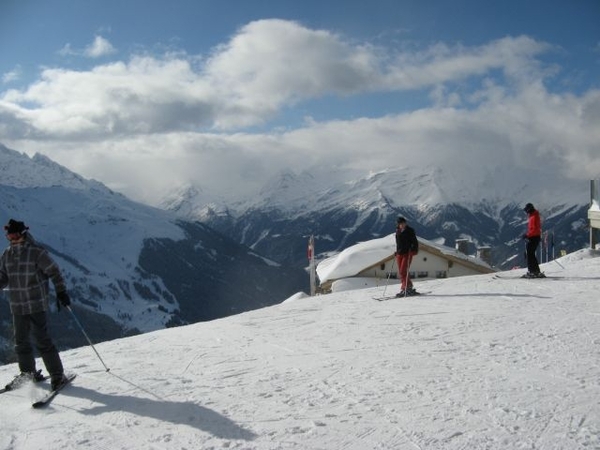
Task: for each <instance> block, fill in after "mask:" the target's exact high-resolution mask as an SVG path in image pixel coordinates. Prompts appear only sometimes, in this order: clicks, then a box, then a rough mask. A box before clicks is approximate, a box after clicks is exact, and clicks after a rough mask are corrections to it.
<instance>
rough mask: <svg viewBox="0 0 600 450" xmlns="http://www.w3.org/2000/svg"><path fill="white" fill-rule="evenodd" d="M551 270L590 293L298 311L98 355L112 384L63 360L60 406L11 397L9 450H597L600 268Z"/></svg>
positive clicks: (434, 288) (483, 285)
mask: <svg viewBox="0 0 600 450" xmlns="http://www.w3.org/2000/svg"><path fill="white" fill-rule="evenodd" d="M549 268H552V270H553V271H554V273H555V274H566V275H570V276H573V277H574V275H575V274H576V275H577V278H578V279H577V280H576V281H573V280H569V279H564V280H510V279H494V277H493V276H492V275H482V276H474V277H464V278H460V279H458V278H457V279H448V280H436V281H429V282H423V283H420V284H419V288H422V289H423V290H427V291H431V294H429V295H427V296H423V297H409V298H406V299H399V300H390V301H387V302H375V301H373V300H372V297H373V296H376V295H378V294H380V293H381V292H380V291H381V288H375V289H365V290H362V291H346V292H341V293H337V294H331V295H328V296H320V297H315V298H303V299H299V300H294V301H292V302H285V303H283V304H281V305H278V306H274V307H270V308H264V309H261V310H256V311H253V312H248V313H244V314H240V315H238V316H233V317H229V318H225V319H219V320H215V321H212V322H205V323H199V324H196V325H191V326H188V327H181V328H176V329H170V330H163V331H159V332H155V333H149V334H146V335H141V336H136V337H132V338H129V339H121V340H116V341H112V342H106V343H102V344H98V345H97V347H96V348H97V349H98V351H99V352H100V353H101V355H102V356H103V359H104V360H105V361H106V362H107V364H108V365H109V367H111V371H110V372H105V371H104V370H102V366H101V365H100V362H99V361H98V360H97V359H96V358H95V355H94V354H93V352H92V350H91V349H90V348H89V347H84V348H79V349H75V350H71V351H68V352H63V359H64V364H65V367H66V368H67V370H68V371H73V372H76V373H77V374H78V376H77V378H76V380H75V381H74V382H73V384H72V385H70V386H68V387H67V388H65V389H64V391H62V392H61V393H60V394H59V395H58V396H57V397H56V399H55V400H54V401H53V403H52V404H51V405H49V406H48V407H47V408H45V409H42V410H33V409H32V408H31V407H30V403H31V400H32V399H33V398H34V396H35V394H36V392H37V393H38V394H39V391H40V390H42V389H47V386H48V384H47V383H46V384H45V385H44V384H42V385H36V386H28V387H24V388H22V389H20V390H17V391H13V392H10V393H6V394H2V396H1V397H0V402H1V403H0V404H1V406H2V408H0V420H1V423H2V429H3V433H2V434H1V435H0V448H2V449H10V450H24V449H36V448H45V449H59V448H60V449H62V448H78V449H111V450H115V449H116V450H119V449H123V450H125V449H128V450H129V449H178V450H181V449H199V448H201V449H256V450H263V449H265V450H266V449H303V450H304V449H306V450H317V449H344V450H364V449H407V450H409V449H410V450H415V449H421V450H425V449H428V450H429V449H444V450H459V449H550V450H555V449H556V450H557V449H591V448H592V449H598V448H600V407H599V406H600V405H599V403H600V400H599V399H600V368H599V358H598V353H599V351H600V337H599V336H600V333H599V331H600V325H599V318H600V306H599V303H598V299H597V294H598V287H599V286H600V275H598V274H599V273H600V271H599V270H598V269H599V268H600V258H591V259H585V260H584V261H580V262H577V261H574V262H573V263H572V264H571V265H569V267H567V269H566V270H562V269H560V270H559V269H558V266H557V265H555V266H552V265H549V266H547V268H546V271H547V272H549ZM59 332H60V330H54V333H55V334H56V333H59ZM40 367H41V366H40ZM15 371H16V366H15V365H8V366H4V367H0V376H1V377H3V378H2V379H6V380H9V379H10V378H11V377H12V375H14V373H15Z"/></svg>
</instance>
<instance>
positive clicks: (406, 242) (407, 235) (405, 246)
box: [396, 225, 419, 255]
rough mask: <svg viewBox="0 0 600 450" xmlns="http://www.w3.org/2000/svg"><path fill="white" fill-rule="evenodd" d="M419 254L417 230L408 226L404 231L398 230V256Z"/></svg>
mask: <svg viewBox="0 0 600 450" xmlns="http://www.w3.org/2000/svg"><path fill="white" fill-rule="evenodd" d="M418 252H419V241H418V240H417V235H416V234H415V230H413V229H412V228H411V227H409V226H408V225H407V226H406V228H404V231H400V229H399V228H398V229H396V253H397V254H398V255H406V254H407V253H413V254H417V253H418Z"/></svg>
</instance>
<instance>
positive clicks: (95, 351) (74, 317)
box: [67, 306, 110, 372]
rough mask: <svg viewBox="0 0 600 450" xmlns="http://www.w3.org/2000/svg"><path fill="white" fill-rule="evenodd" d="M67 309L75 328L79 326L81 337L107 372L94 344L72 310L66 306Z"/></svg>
mask: <svg viewBox="0 0 600 450" xmlns="http://www.w3.org/2000/svg"><path fill="white" fill-rule="evenodd" d="M67 309H68V310H69V312H70V313H71V315H72V316H73V319H74V320H75V323H76V324H77V326H79V329H80V330H81V332H82V333H83V335H84V336H85V338H86V339H87V341H88V342H89V344H90V346H91V347H92V350H94V353H96V356H97V357H98V359H99V360H100V362H101V363H102V365H103V366H104V368H105V369H106V371H107V372H109V371H110V369H109V368H108V367H107V366H106V364H104V361H103V360H102V358H101V357H100V354H99V353H98V351H97V350H96V347H94V344H92V341H91V340H90V337H89V336H88V335H87V333H86V332H85V330H84V329H83V326H82V325H81V322H79V319H77V316H76V315H75V313H74V312H73V310H72V309H71V307H70V306H67Z"/></svg>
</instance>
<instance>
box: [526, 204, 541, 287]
mask: <svg viewBox="0 0 600 450" xmlns="http://www.w3.org/2000/svg"><path fill="white" fill-rule="evenodd" d="M523 211H525V212H526V213H527V215H528V216H529V218H528V220H527V232H526V233H525V234H523V239H525V240H527V246H526V247H525V249H526V251H525V253H526V255H527V273H526V274H525V275H524V277H525V278H544V277H545V275H544V274H543V273H542V272H540V265H539V263H538V259H537V256H536V255H535V253H536V251H537V248H538V246H539V245H540V240H541V237H542V222H541V219H540V213H539V212H538V211H537V210H536V209H535V208H534V206H533V205H532V204H531V203H527V204H526V205H525V208H523Z"/></svg>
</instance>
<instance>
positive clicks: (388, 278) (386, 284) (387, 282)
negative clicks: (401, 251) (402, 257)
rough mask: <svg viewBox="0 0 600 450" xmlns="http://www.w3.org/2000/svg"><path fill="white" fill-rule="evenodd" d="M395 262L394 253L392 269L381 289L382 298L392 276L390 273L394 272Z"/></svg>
mask: <svg viewBox="0 0 600 450" xmlns="http://www.w3.org/2000/svg"><path fill="white" fill-rule="evenodd" d="M395 262H396V254H395V253H394V257H393V258H392V268H391V269H390V271H389V272H388V275H387V279H386V280H385V287H384V288H383V294H381V296H382V297H385V291H387V288H388V285H389V284H390V277H391V276H392V272H393V271H394V263H395Z"/></svg>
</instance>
